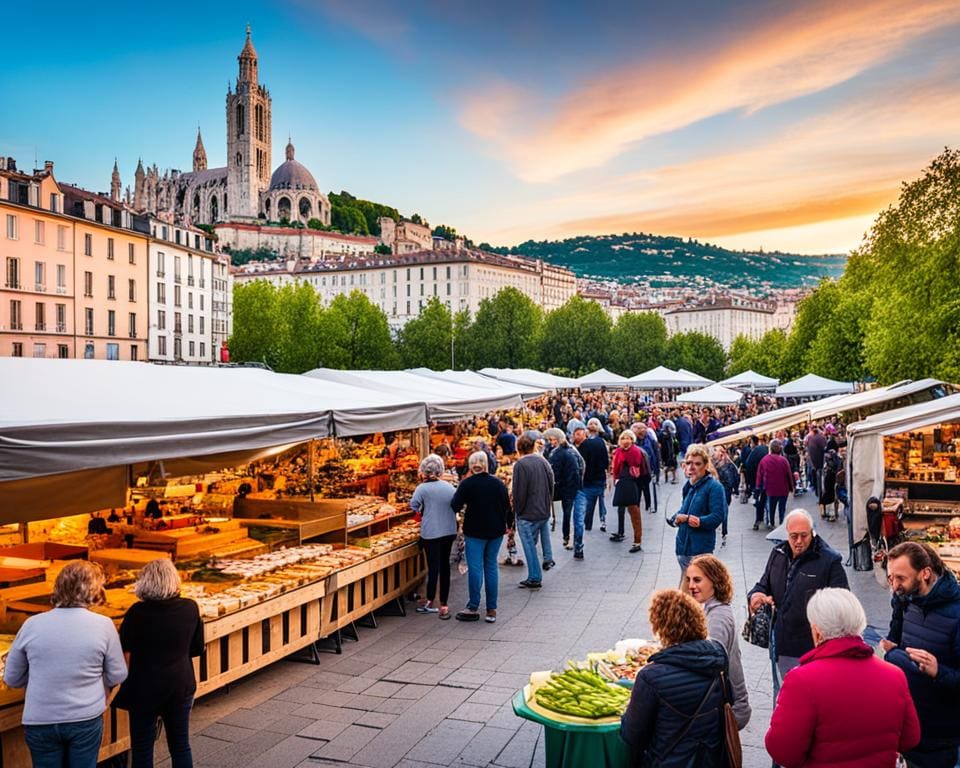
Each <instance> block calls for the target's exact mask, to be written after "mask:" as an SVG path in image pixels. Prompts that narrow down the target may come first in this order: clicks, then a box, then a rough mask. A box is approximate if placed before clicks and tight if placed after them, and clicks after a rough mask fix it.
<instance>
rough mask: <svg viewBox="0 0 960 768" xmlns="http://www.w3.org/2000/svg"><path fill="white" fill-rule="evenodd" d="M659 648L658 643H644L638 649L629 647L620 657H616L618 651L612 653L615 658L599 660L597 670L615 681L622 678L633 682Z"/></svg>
mask: <svg viewBox="0 0 960 768" xmlns="http://www.w3.org/2000/svg"><path fill="white" fill-rule="evenodd" d="M659 650H660V648H659V647H658V646H656V645H642V646H640V647H639V648H636V649H628V650H627V651H626V652H625V653H624V654H623V657H622V658H619V659H618V658H616V657H617V656H618V655H617V654H616V653H611V654H610V655H611V656H614V659H613V660H609V661H608V660H604V659H600V660H598V661H597V672H598V673H599V674H600V675H602V676H603V677H605V678H607V679H608V680H611V681H613V682H617V681H620V680H629V681H631V682H632V681H634V680H636V679H637V673H639V672H640V670H641V669H643V667H645V666H646V665H647V663H648V662H649V661H650V657H651V656H653V654H655V653H656V652H657V651H659Z"/></svg>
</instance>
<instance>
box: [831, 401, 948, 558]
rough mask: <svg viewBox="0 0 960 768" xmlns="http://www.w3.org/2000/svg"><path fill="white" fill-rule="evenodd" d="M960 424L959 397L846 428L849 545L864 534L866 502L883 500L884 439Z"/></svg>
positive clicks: (873, 417) (901, 409) (891, 413)
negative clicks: (875, 497) (849, 518)
mask: <svg viewBox="0 0 960 768" xmlns="http://www.w3.org/2000/svg"><path fill="white" fill-rule="evenodd" d="M958 422H960V394H954V395H949V396H947V397H941V398H938V399H936V400H930V401H928V402H925V403H918V404H916V405H910V406H907V407H906V408H898V409H896V410H893V411H886V412H884V413H878V414H875V415H873V416H871V417H869V418H867V419H864V420H863V421H860V422H857V423H856V424H851V425H850V426H849V427H847V476H848V477H849V478H851V479H852V482H851V483H850V504H851V509H852V511H853V522H852V527H851V534H852V541H854V542H856V541H860V540H861V539H862V538H863V537H864V536H865V535H866V533H867V516H866V502H867V499H869V498H870V497H871V496H877V497H880V498H882V497H883V490H884V460H883V439H884V438H885V437H889V436H891V435H899V434H901V433H903V432H912V431H916V430H921V429H924V428H929V427H933V426H936V425H937V424H945V423H958Z"/></svg>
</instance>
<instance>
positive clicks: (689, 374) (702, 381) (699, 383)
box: [677, 368, 716, 387]
mask: <svg viewBox="0 0 960 768" xmlns="http://www.w3.org/2000/svg"><path fill="white" fill-rule="evenodd" d="M677 373H678V374H679V375H680V376H683V377H685V378H686V379H687V381H689V382H690V383H691V384H693V385H694V386H696V387H708V386H710V385H711V384H715V383H716V382H714V380H713V379H708V378H707V377H706V376H701V375H700V374H699V373H694V372H693V371H688V370H687V369H686V368H681V369H680V370H678V371H677Z"/></svg>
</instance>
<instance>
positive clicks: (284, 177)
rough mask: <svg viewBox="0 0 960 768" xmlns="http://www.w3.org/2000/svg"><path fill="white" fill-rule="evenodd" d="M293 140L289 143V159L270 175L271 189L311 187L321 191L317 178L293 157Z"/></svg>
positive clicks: (310, 188)
mask: <svg viewBox="0 0 960 768" xmlns="http://www.w3.org/2000/svg"><path fill="white" fill-rule="evenodd" d="M293 152H294V150H293V142H288V143H287V161H286V162H285V163H283V164H282V165H281V166H279V167H278V168H277V170H275V171H274V172H273V176H271V177H270V190H271V191H272V190H275V189H290V190H298V189H309V190H315V191H319V190H320V188H319V187H318V186H317V181H316V179H314V178H313V174H312V173H310V171H308V170H307V168H306V166H305V165H303V164H302V163H298V162H297V161H296V160H294V159H293Z"/></svg>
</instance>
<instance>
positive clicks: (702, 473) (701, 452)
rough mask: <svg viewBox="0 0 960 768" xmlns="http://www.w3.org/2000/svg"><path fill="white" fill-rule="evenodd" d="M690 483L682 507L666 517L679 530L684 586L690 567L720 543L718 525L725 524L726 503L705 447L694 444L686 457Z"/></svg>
mask: <svg viewBox="0 0 960 768" xmlns="http://www.w3.org/2000/svg"><path fill="white" fill-rule="evenodd" d="M683 463H684V469H685V471H686V473H687V482H686V483H684V485H683V491H682V495H683V501H682V503H681V504H680V509H679V510H678V511H677V512H676V513H675V514H674V515H673V516H672V517H670V518H669V519H668V520H667V523H668V524H669V525H671V526H673V527H675V528H676V529H677V538H676V553H677V562H678V563H679V564H680V580H681V585H682V583H683V580H684V578H685V575H686V572H687V566H688V565H690V561H691V560H692V559H693V558H694V557H696V556H697V555H709V554H712V553H713V550H714V549H715V548H716V546H717V528H719V527H720V526H721V524H722V523H723V515H724V512H725V510H726V506H727V502H726V497H725V496H724V491H723V486H722V485H720V481H719V480H717V478H716V473H717V471H716V469H714V467H713V464H712V463H711V461H710V453H709V451H708V449H707V448H706V446H703V445H701V444H700V443H694V444H692V445H691V446H689V447H688V448H687V453H686V456H685V458H684V462H683Z"/></svg>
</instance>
